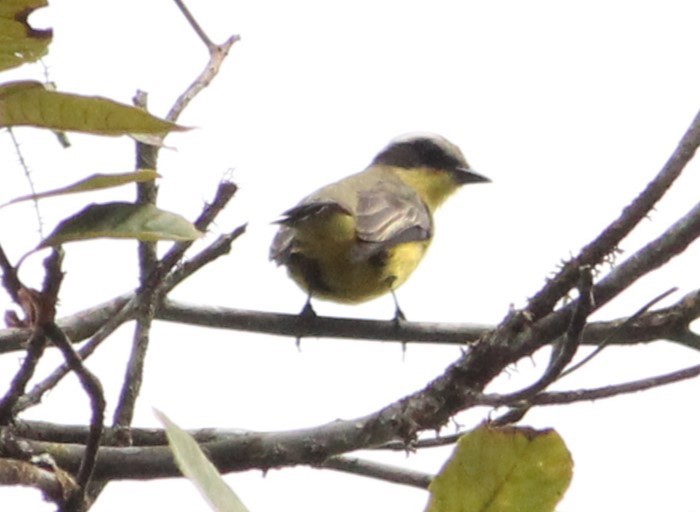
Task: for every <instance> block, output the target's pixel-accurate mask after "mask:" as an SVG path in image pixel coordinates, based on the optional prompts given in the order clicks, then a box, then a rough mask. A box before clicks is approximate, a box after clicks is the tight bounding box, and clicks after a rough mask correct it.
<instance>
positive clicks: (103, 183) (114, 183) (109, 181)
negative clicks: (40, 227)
mask: <svg viewBox="0 0 700 512" xmlns="http://www.w3.org/2000/svg"><path fill="white" fill-rule="evenodd" d="M158 177H159V174H158V173H157V172H156V171H153V170H151V169H140V170H138V171H136V172H125V173H121V174H93V175H92V176H88V177H87V178H85V179H82V180H80V181H78V182H76V183H73V184H71V185H68V186H65V187H61V188H56V189H53V190H47V191H46V192H38V193H36V194H27V195H26V196H21V197H16V198H15V199H13V200H11V201H8V202H7V203H5V204H3V205H0V208H4V207H5V206H8V205H10V204H14V203H19V202H21V201H30V200H34V201H36V200H37V199H44V198H46V197H53V196H63V195H66V194H75V193H78V192H90V191H92V190H100V189H103V188H112V187H119V186H121V185H126V184H128V183H141V182H143V181H152V180H154V179H156V178H158Z"/></svg>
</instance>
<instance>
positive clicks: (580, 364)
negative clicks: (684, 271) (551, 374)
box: [559, 287, 678, 379]
mask: <svg viewBox="0 0 700 512" xmlns="http://www.w3.org/2000/svg"><path fill="white" fill-rule="evenodd" d="M677 289H678V288H676V287H673V288H670V289H668V290H666V291H665V292H664V293H662V294H660V295H659V296H657V297H654V298H653V299H652V300H650V301H649V302H647V303H646V304H645V305H644V306H642V307H641V308H639V309H638V310H637V312H635V313H634V315H632V316H631V317H629V318H627V319H626V320H625V321H624V323H623V324H622V325H620V329H621V330H622V329H624V328H625V327H627V326H628V325H631V324H633V323H634V322H635V321H636V320H637V319H638V318H639V317H641V316H642V315H643V314H644V313H646V312H647V311H649V309H651V308H652V307H653V306H654V304H656V303H658V302H659V301H662V300H663V299H665V298H666V297H668V296H669V295H671V294H672V293H674V292H675V291H676V290H677ZM613 336H615V333H614V332H611V333H610V336H609V337H608V338H606V339H604V340H603V341H601V343H600V345H598V346H597V347H596V349H595V350H594V351H593V352H591V353H590V354H588V355H587V356H586V357H584V358H583V359H581V360H580V361H578V362H577V363H576V364H574V365H571V366H570V367H569V368H567V369H566V370H565V371H563V372H561V375H559V378H560V379H561V378H563V377H565V376H567V375H569V374H570V373H573V372H575V371H576V370H578V369H579V368H581V367H583V366H584V365H586V364H588V363H589V362H590V361H591V360H592V359H593V358H594V357H596V356H597V355H598V354H600V353H601V352H602V350H603V349H604V348H605V347H607V346H608V345H609V344H610V341H611V340H612V339H613Z"/></svg>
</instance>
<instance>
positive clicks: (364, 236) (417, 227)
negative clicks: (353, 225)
mask: <svg viewBox="0 0 700 512" xmlns="http://www.w3.org/2000/svg"><path fill="white" fill-rule="evenodd" d="M356 217H357V237H358V239H359V240H360V241H362V242H365V243H363V244H361V245H360V246H359V247H358V249H357V253H356V255H355V256H356V257H358V258H365V257H370V256H372V255H374V254H376V253H378V252H380V251H382V250H384V249H387V248H389V247H392V246H394V245H397V244H400V243H405V242H412V241H418V240H426V239H428V238H430V237H431V236H432V230H433V229H432V226H433V220H432V217H431V215H430V211H429V210H428V208H427V207H426V206H425V205H424V204H423V202H422V201H421V200H420V199H419V198H418V197H417V196H414V195H410V194H397V193H396V191H393V190H391V191H390V190H386V189H383V188H375V189H371V190H365V191H362V192H361V193H360V194H359V196H358V202H357V212H356Z"/></svg>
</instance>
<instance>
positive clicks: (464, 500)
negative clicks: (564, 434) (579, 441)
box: [427, 426, 573, 512]
mask: <svg viewBox="0 0 700 512" xmlns="http://www.w3.org/2000/svg"><path fill="white" fill-rule="evenodd" d="M572 471H573V462H572V460H571V455H570V454H569V451H568V450H567V448H566V445H565V444H564V441H563V440H562V439H561V437H559V435H558V434H557V433H556V432H555V431H554V430H551V429H548V430H534V429H531V428H517V427H507V428H496V427H489V426H481V427H479V428H477V429H475V430H473V431H472V432H470V433H469V434H467V435H465V436H462V437H461V438H460V440H459V442H458V444H457V447H456V448H455V451H454V452H453V454H452V456H451V458H450V459H449V460H448V461H447V463H446V464H445V466H443V468H442V470H441V471H440V473H439V474H438V475H437V476H436V477H435V478H434V479H433V482H432V483H431V484H430V494H431V495H430V502H429V503H428V507H427V510H428V512H551V511H553V510H554V507H555V506H556V504H557V503H558V502H559V500H561V498H562V496H563V495H564V492H565V491H566V489H567V488H568V486H569V483H570V481H571V476H572Z"/></svg>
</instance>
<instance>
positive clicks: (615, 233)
mask: <svg viewBox="0 0 700 512" xmlns="http://www.w3.org/2000/svg"><path fill="white" fill-rule="evenodd" d="M698 145H700V112H698V113H697V114H696V116H695V118H694V119H693V121H692V123H691V125H690V127H689V128H688V130H687V131H686V133H685V134H684V135H683V137H682V138H681V140H680V142H679V143H678V147H677V148H676V150H675V151H674V152H673V154H672V155H671V157H670V158H669V159H668V161H667V162H666V164H665V165H664V166H663V168H662V169H661V171H660V172H659V173H658V174H657V176H656V177H655V178H654V179H653V180H652V181H651V182H650V183H649V184H648V185H647V187H646V188H645V189H644V191H642V193H641V194H639V196H637V198H636V199H635V200H634V201H632V203H631V204H630V205H628V206H627V207H626V208H625V209H624V210H623V211H622V214H621V215H620V216H619V217H618V218H617V219H615V220H614V221H613V222H612V223H611V224H610V225H608V227H606V228H605V229H604V230H603V231H602V232H601V233H600V235H598V236H597V237H596V238H595V240H593V241H592V242H591V243H589V244H588V245H586V246H585V247H584V248H583V249H581V251H580V252H579V254H578V255H577V256H576V257H574V258H572V259H571V260H570V261H569V262H568V263H566V264H565V265H564V266H563V267H562V268H561V270H559V272H558V273H557V274H556V276H554V277H553V278H552V279H550V280H549V281H548V282H547V284H546V285H545V286H544V287H543V288H542V289H541V290H540V291H539V292H538V293H537V294H536V295H535V296H533V297H532V299H530V301H529V302H528V306H527V311H528V314H529V316H530V317H531V318H532V319H534V320H538V319H540V318H542V317H543V316H544V315H546V314H548V313H549V312H550V311H551V310H552V308H554V305H555V304H556V303H557V302H558V301H559V300H560V299H561V298H562V297H563V296H564V295H565V294H566V293H567V292H568V291H569V290H570V289H571V287H572V286H573V284H574V283H575V282H576V278H577V275H578V268H579V267H580V266H581V265H591V266H595V265H597V264H598V263H599V262H600V261H602V259H603V258H604V257H605V256H606V255H607V254H610V253H611V252H612V251H614V250H615V248H616V247H617V246H618V244H619V243H620V242H621V241H622V239H623V238H625V237H626V236H627V235H628V234H629V232H630V231H631V230H632V229H633V228H634V227H635V226H636V225H637V224H638V223H639V222H640V221H641V220H642V219H644V218H645V217H646V216H647V215H648V214H649V212H650V211H651V210H652V208H653V207H654V205H655V204H656V203H657V202H658V200H659V199H661V197H662V196H663V195H664V194H665V192H666V190H668V188H669V187H670V186H671V184H672V183H673V182H674V181H675V180H676V178H678V176H679V175H680V173H681V171H682V170H683V168H684V167H685V165H686V164H687V163H688V162H689V161H690V160H691V158H693V155H694V154H695V151H696V149H697V148H698Z"/></svg>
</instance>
